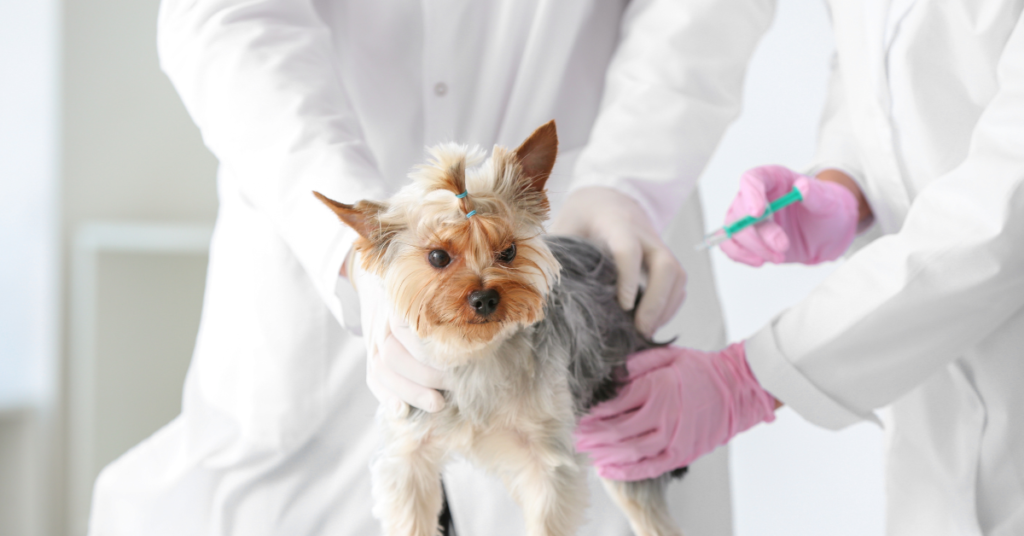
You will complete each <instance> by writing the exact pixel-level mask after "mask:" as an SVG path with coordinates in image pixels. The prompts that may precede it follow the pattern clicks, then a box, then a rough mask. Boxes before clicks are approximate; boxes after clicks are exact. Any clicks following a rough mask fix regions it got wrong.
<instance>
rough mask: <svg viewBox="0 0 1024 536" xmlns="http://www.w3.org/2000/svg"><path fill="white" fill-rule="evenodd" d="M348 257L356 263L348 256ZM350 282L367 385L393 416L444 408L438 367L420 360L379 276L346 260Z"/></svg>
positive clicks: (417, 347) (414, 342) (442, 379)
mask: <svg viewBox="0 0 1024 536" xmlns="http://www.w3.org/2000/svg"><path fill="white" fill-rule="evenodd" d="M349 261H357V259H356V258H350V259H349ZM346 266H347V267H349V269H348V273H350V274H351V277H350V281H352V284H353V285H354V286H355V287H356V290H357V292H358V293H359V307H360V319H361V321H362V329H363V340H364V342H365V343H366V356H367V359H366V384H367V386H369V388H370V391H371V392H372V393H373V396H375V397H376V398H377V400H378V401H379V402H380V403H381V404H382V405H384V406H385V408H386V409H387V410H388V411H389V412H391V414H392V415H397V416H401V415H405V413H406V412H407V411H408V409H409V406H414V407H417V408H419V409H422V410H424V411H427V412H430V413H434V412H437V411H440V410H441V409H443V408H444V397H442V396H441V393H439V392H438V390H440V389H445V388H446V385H445V375H444V372H443V371H440V370H438V369H435V368H434V367H431V366H430V365H428V364H426V363H425V362H424V360H423V357H424V356H425V352H424V350H423V346H422V344H421V343H420V339H419V337H417V336H416V334H415V333H414V332H413V331H412V330H411V329H410V328H409V326H408V325H407V324H406V323H405V322H403V321H402V320H401V319H399V318H397V316H396V315H395V314H394V312H393V311H392V310H391V307H390V306H389V305H388V304H389V301H388V299H387V296H386V295H385V292H384V284H383V282H382V281H381V280H380V278H379V277H377V276H375V275H373V274H370V273H368V272H366V271H365V270H363V269H362V267H361V266H359V263H358V262H346Z"/></svg>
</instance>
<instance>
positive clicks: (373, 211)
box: [313, 192, 384, 244]
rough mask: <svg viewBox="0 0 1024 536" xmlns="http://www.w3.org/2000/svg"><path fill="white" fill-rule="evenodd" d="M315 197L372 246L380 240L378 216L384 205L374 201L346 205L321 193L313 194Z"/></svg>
mask: <svg viewBox="0 0 1024 536" xmlns="http://www.w3.org/2000/svg"><path fill="white" fill-rule="evenodd" d="M313 195H315V196H316V198H317V199H319V200H320V201H321V202H322V203H323V204H325V205H327V208H329V209H331V211H333V212H334V213H335V214H336V215H337V216H338V219H340V220H341V221H342V222H343V223H344V224H345V225H348V226H349V227H351V228H352V229H353V230H354V231H355V232H357V233H359V236H361V237H363V238H365V239H367V240H369V241H370V243H371V244H373V243H376V242H377V241H378V240H379V235H380V221H379V220H378V214H380V212H382V211H383V210H384V205H381V204H379V203H374V202H372V201H360V202H358V203H356V204H355V205H346V204H345V203H339V202H337V201H335V200H333V199H331V198H329V197H327V196H326V195H324V194H322V193H320V192H313Z"/></svg>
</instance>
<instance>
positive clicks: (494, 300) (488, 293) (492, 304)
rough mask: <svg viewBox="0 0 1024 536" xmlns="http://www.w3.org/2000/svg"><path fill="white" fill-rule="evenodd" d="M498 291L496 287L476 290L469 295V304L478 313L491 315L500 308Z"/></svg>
mask: <svg viewBox="0 0 1024 536" xmlns="http://www.w3.org/2000/svg"><path fill="white" fill-rule="evenodd" d="M498 300H499V296H498V291H496V290H494V289H487V290H475V291H473V292H472V293H470V295H469V305H470V307H472V308H473V309H474V310H475V311H476V314H478V315H480V316H489V315H490V314H491V313H493V312H494V310H495V309H497V308H498Z"/></svg>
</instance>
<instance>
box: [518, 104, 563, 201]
mask: <svg viewBox="0 0 1024 536" xmlns="http://www.w3.org/2000/svg"><path fill="white" fill-rule="evenodd" d="M515 154H516V159H518V160H519V165H520V166H522V168H523V177H524V178H525V179H526V180H527V181H528V182H529V188H530V189H532V190H536V191H538V192H542V191H544V184H545V183H546V182H547V181H548V177H549V176H551V168H553V167H555V156H556V155H557V154H558V133H557V132H556V131H555V120H554V119H552V120H551V121H548V122H547V123H545V124H544V126H542V127H540V128H538V129H537V130H534V131H533V134H530V137H529V138H526V141H524V142H523V144H522V145H520V146H519V147H518V148H517V149H516V151H515Z"/></svg>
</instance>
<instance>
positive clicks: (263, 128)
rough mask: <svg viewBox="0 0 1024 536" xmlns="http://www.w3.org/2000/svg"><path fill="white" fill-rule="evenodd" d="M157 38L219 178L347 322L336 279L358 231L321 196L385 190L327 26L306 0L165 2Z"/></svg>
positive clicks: (367, 195) (355, 196)
mask: <svg viewBox="0 0 1024 536" xmlns="http://www.w3.org/2000/svg"><path fill="white" fill-rule="evenodd" d="M157 40H158V49H159V55H160V64H161V67H162V68H163V70H164V72H166V73H167V75H168V77H170V79H171V82H172V83H173V84H174V87H175V88H176V89H177V91H178V93H179V94H180V95H181V99H182V101H183V102H184V103H185V107H186V108H187V109H188V111H189V113H190V114H191V116H192V119H193V120H194V121H195V122H196V125H198V126H199V129H200V131H201V132H202V136H203V140H204V142H205V143H206V145H207V147H209V149H210V150H211V151H212V152H213V154H214V155H215V156H216V157H217V158H218V159H219V160H220V163H221V167H222V176H227V177H230V179H231V181H232V186H234V187H237V190H238V192H239V193H240V195H241V197H242V198H243V199H244V201H245V202H246V203H248V204H250V205H251V206H253V207H255V208H256V209H257V210H259V211H261V212H263V213H265V214H266V215H267V217H268V218H269V220H270V221H271V222H272V224H273V225H274V227H275V229H276V230H277V232H278V233H279V235H280V236H281V237H282V239H283V240H284V241H285V242H286V243H287V244H288V245H289V247H290V248H291V250H292V252H293V253H294V254H295V256H296V258H297V259H298V261H299V262H300V263H301V265H302V266H303V268H304V269H305V270H306V271H307V272H308V273H309V274H310V276H311V277H312V278H313V280H314V283H315V285H316V287H317V289H318V291H319V293H320V294H321V296H322V297H323V299H324V301H325V303H326V304H327V306H328V307H329V308H330V309H331V311H332V312H333V313H334V315H335V316H336V317H337V318H338V319H339V321H342V322H343V323H344V319H343V317H344V316H345V315H343V313H342V306H341V304H340V302H339V300H338V297H337V296H336V287H337V286H338V285H339V284H341V282H339V276H338V271H339V269H340V268H341V264H342V262H343V260H344V258H345V255H346V254H347V252H348V250H349V249H350V248H351V244H352V243H353V241H354V240H355V237H356V235H355V233H354V232H353V231H351V230H349V229H347V228H346V227H344V226H343V225H341V223H340V222H339V221H338V220H337V218H335V217H334V215H333V214H332V213H331V211H329V210H327V209H326V208H325V207H323V206H322V205H321V204H320V203H319V201H317V200H316V199H315V198H314V197H313V194H312V191H313V190H318V191H321V192H323V193H324V194H325V195H328V196H330V197H333V198H335V199H338V200H339V201H343V202H355V201H357V200H359V199H381V198H384V197H386V196H387V193H386V192H387V188H386V187H385V184H384V181H383V179H382V178H381V176H380V173H379V171H378V168H377V165H376V162H375V160H374V157H373V155H372V153H371V151H370V149H369V147H368V146H367V144H366V142H365V141H364V139H363V135H362V130H361V127H360V124H359V121H358V119H357V117H356V115H355V113H354V112H353V110H352V107H351V105H350V103H349V101H348V99H347V97H346V94H345V91H344V89H343V87H342V84H341V81H340V78H339V73H338V68H337V62H336V61H335V58H334V55H333V48H332V44H331V34H330V30H329V29H328V28H327V26H326V25H325V24H324V23H323V21H322V20H321V19H320V18H319V16H318V14H317V12H316V11H315V9H314V7H313V5H312V3H311V2H310V1H309V0H241V1H240V0H204V1H201V2H200V1H195V0H164V1H163V2H162V4H161V6H160V16H159V22H158V38H157ZM344 284H347V282H345V283H344Z"/></svg>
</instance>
